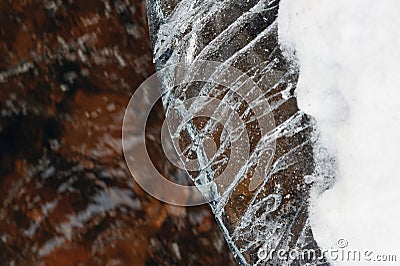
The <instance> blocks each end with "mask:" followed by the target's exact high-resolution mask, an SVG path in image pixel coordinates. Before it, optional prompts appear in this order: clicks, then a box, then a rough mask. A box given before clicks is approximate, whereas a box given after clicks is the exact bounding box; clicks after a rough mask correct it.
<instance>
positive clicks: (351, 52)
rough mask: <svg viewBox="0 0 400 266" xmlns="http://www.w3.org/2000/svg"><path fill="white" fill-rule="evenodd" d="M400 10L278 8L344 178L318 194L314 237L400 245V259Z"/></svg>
mask: <svg viewBox="0 0 400 266" xmlns="http://www.w3.org/2000/svg"><path fill="white" fill-rule="evenodd" d="M399 11H400V1H398V0H384V1H372V0H351V1H349V0H282V1H281V6H280V13H279V35H280V41H281V44H282V46H283V47H284V49H285V51H286V52H287V54H288V56H291V54H293V51H296V56H297V58H298V60H299V65H300V79H299V83H298V89H297V93H298V102H299V107H300V108H301V109H302V110H303V111H305V112H306V113H308V114H310V115H312V116H313V117H315V118H316V120H317V123H318V125H319V127H320V130H321V135H322V140H321V143H322V144H321V145H323V146H325V147H327V148H329V150H330V151H331V152H332V153H333V154H334V155H335V157H336V158H337V160H338V167H339V172H338V175H337V177H336V183H335V185H334V186H333V188H332V189H330V190H328V191H325V192H324V193H323V194H322V195H317V196H315V197H313V199H312V202H311V205H312V208H311V210H310V212H311V213H310V214H311V223H312V229H313V233H314V236H315V238H316V240H317V242H318V244H319V245H320V246H321V247H322V248H325V249H328V248H330V247H337V244H336V243H337V241H338V239H340V238H344V239H346V240H347V241H348V242H349V248H351V249H359V250H361V251H363V250H370V251H373V252H374V253H373V254H375V255H377V254H387V255H389V254H396V255H397V263H399V261H400V226H399V224H400V156H399V147H400V145H399V144H400V123H399V119H400V67H399V63H400V15H399ZM347 263H348V262H347V261H337V262H336V265H343V264H347ZM356 264H358V265H365V262H357V263H356ZM368 265H373V263H368ZM378 265H395V263H392V264H390V263H388V262H386V263H380V264H378ZM396 265H397V264H396Z"/></svg>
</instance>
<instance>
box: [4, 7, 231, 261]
mask: <svg viewBox="0 0 400 266" xmlns="http://www.w3.org/2000/svg"><path fill="white" fill-rule="evenodd" d="M153 72H154V67H153V64H152V55H151V48H150V41H149V37H148V29H147V24H146V7H145V1H142V0H129V1H105V0H104V1H103V0H98V1H84V0H80V1H77V0H75V1H74V0H69V1H29V0H18V1H7V0H0V204H1V207H0V265H32V264H36V262H38V264H39V265H80V264H82V265H233V264H234V262H233V258H232V255H231V252H230V251H229V249H228V247H227V246H226V243H225V241H224V239H223V237H222V235H221V233H220V232H219V229H218V226H217V225H216V223H215V221H214V218H213V216H212V214H211V212H210V210H209V207H208V206H200V207H190V208H184V207H174V206H171V205H167V204H163V203H161V202H159V201H158V200H156V199H154V198H152V197H151V196H149V195H147V194H146V193H145V192H144V191H143V190H142V189H141V188H140V187H139V186H138V185H137V184H136V183H134V181H133V179H132V177H131V176H130V173H129V172H128V170H127V167H126V165H125V161H124V158H123V155H122V148H121V124H122V118H123V114H124V109H125V106H126V104H127V103H128V101H129V98H130V96H131V95H132V93H133V91H134V89H135V88H137V87H138V86H139V84H140V83H141V82H143V81H144V80H145V79H146V77H148V76H149V75H151V74H152V73H153ZM161 116H162V115H160V114H159V115H153V116H152V119H151V120H150V122H149V123H150V124H149V126H148V131H149V134H155V135H157V134H158V132H159V126H160V124H161V122H160V121H161ZM150 149H152V150H153V152H156V151H157V150H159V146H158V143H151V144H150ZM158 163H159V165H158V168H159V169H161V170H162V171H163V172H164V174H166V175H168V174H170V175H172V174H173V173H174V172H173V170H172V169H170V165H169V164H167V163H165V162H164V161H160V160H158Z"/></svg>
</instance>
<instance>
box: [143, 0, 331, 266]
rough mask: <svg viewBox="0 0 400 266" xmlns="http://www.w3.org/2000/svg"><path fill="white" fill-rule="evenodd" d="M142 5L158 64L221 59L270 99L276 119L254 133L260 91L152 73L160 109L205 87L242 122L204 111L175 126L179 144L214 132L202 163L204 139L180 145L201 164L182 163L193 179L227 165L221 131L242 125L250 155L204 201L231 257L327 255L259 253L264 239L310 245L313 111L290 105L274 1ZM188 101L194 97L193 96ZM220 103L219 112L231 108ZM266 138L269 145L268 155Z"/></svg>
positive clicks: (290, 78) (155, 0)
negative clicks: (255, 95)
mask: <svg viewBox="0 0 400 266" xmlns="http://www.w3.org/2000/svg"><path fill="white" fill-rule="evenodd" d="M147 8H148V17H149V26H150V35H151V39H152V44H153V50H154V62H155V64H156V66H157V68H158V69H161V68H163V67H165V66H167V65H172V64H177V63H181V62H185V63H187V64H191V63H193V62H196V60H212V61H217V62H221V63H222V66H221V68H220V69H219V70H217V71H215V72H218V71H220V72H221V73H223V71H224V70H225V69H228V68H229V67H235V68H237V69H239V70H240V71H242V72H243V73H245V74H246V75H247V76H249V77H251V79H252V80H253V81H254V82H255V83H256V84H257V85H258V86H259V87H260V88H261V90H262V92H263V94H264V96H265V98H266V99H268V102H269V106H270V108H268V110H264V111H265V114H266V115H267V114H270V115H271V114H272V116H273V118H274V121H275V123H274V127H273V128H271V130H269V131H268V132H263V134H261V133H260V130H259V126H258V125H257V121H256V119H254V112H253V111H252V110H251V109H252V108H257V106H259V104H260V103H261V101H257V100H256V101H254V102H252V103H243V102H242V101H240V99H237V97H236V96H237V95H235V93H232V92H230V91H227V90H226V89H224V88H221V87H220V86H216V85H215V84H212V83H211V82H208V83H207V82H206V83H195V84H190V85H188V86H185V87H183V88H173V86H172V83H171V82H172V78H171V76H169V75H163V76H161V77H160V81H161V83H162V84H163V86H164V89H165V90H166V93H165V94H164V95H163V104H164V107H165V109H166V112H167V113H168V112H169V111H170V108H171V106H174V105H176V103H179V102H180V101H183V100H186V99H189V98H192V97H200V96H210V97H211V96H212V97H216V98H218V99H222V101H223V102H225V103H227V104H229V105H230V106H233V108H234V109H235V110H236V112H237V113H238V114H240V115H241V118H242V119H243V121H244V123H245V126H241V127H238V128H228V129H225V131H224V130H223V129H220V125H218V123H215V122H214V121H213V120H212V119H208V120H207V119H205V120H204V121H190V123H185V125H184V126H183V127H181V129H182V131H181V132H184V134H183V135H184V136H183V139H184V141H183V142H186V146H185V143H183V144H182V146H183V147H188V146H190V145H189V144H188V143H196V141H198V140H199V138H202V136H201V134H204V132H207V133H208V134H211V135H212V134H214V136H216V135H217V136H218V137H220V139H221V143H220V145H217V149H218V151H217V156H215V157H214V158H213V160H212V163H211V164H209V165H207V162H208V161H209V158H208V155H207V152H206V148H205V147H204V145H203V146H201V145H200V146H196V149H195V150H193V149H188V150H186V151H187V155H188V156H189V157H190V156H192V157H190V158H192V159H193V158H194V159H197V160H198V161H199V164H200V165H201V166H204V168H202V170H200V171H188V172H189V174H190V176H191V177H192V179H193V181H194V182H195V184H196V185H201V184H205V183H207V182H213V181H214V180H215V179H216V178H217V177H218V175H219V174H220V173H221V171H223V169H224V167H225V166H226V164H227V161H228V158H229V155H230V148H231V147H230V144H229V143H228V142H227V141H226V140H227V139H229V138H227V136H226V135H224V134H231V135H230V137H231V138H232V135H233V134H235V133H236V134H240V133H241V132H242V133H243V131H246V132H247V134H248V135H249V141H250V153H251V154H250V158H249V159H248V160H247V161H246V162H245V164H244V165H241V166H240V167H239V168H238V170H237V172H236V173H235V177H234V178H232V180H231V183H230V184H228V185H227V186H225V187H218V184H215V187H216V189H215V190H214V191H213V193H216V194H217V200H214V201H212V202H210V206H211V208H212V210H213V212H214V214H215V218H216V220H217V222H218V223H219V225H220V227H221V230H222V231H223V233H224V236H225V238H226V240H227V242H228V243H229V245H230V247H231V249H232V251H233V253H234V255H235V258H236V260H237V261H238V263H240V264H243V265H257V264H266V263H268V264H271V263H272V264H273V265H285V264H287V265H291V264H300V265H306V264H307V263H312V264H313V265H316V264H319V265H320V264H326V262H325V259H318V258H314V260H309V261H303V260H296V261H290V260H288V261H280V260H279V259H278V258H277V257H276V256H274V257H273V259H272V261H268V262H266V261H262V260H259V259H258V257H257V251H258V250H259V248H260V247H262V246H264V247H265V246H268V247H269V248H276V249H285V250H290V249H295V250H297V251H301V250H303V249H306V248H307V249H310V248H314V249H316V250H318V247H317V245H316V243H315V241H314V239H313V237H312V232H311V229H310V226H309V218H308V198H309V191H310V188H311V187H312V183H313V182H310V181H309V180H308V182H305V180H307V178H308V179H310V176H311V175H312V174H313V173H314V161H313V147H312V144H313V139H314V138H313V134H314V133H313V132H314V128H313V123H312V121H311V119H310V118H309V117H308V116H307V115H305V114H304V113H303V112H301V111H300V110H299V109H298V108H297V101H296V97H295V96H296V94H295V88H296V83H297V80H298V74H299V73H298V67H297V63H296V61H295V60H293V61H290V60H288V59H287V58H286V57H285V56H284V55H283V53H282V50H281V48H280V46H279V41H278V24H277V15H278V9H279V1H275V0H270V1H267V0H261V1H254V0H250V1H239V0H237V1H235V0H225V1H214V0H206V1H204V0H197V1H193V0H182V1H173V0H148V1H147ZM171 74H174V73H171ZM216 75H218V73H216ZM188 81H189V80H188ZM203 103H204V102H203ZM198 104H201V103H198ZM246 104H247V105H246ZM196 107H198V105H196V104H195V105H192V108H196ZM220 111H221V113H220V115H221V116H224V115H227V113H228V114H229V112H230V109H229V108H228V109H227V108H225V109H224V108H222V110H220ZM185 112H186V113H185ZM190 112H193V113H195V109H191V110H189V111H188V110H186V109H185V110H181V115H182V116H185V115H190V114H191V113H190ZM236 131H241V132H236ZM199 132H200V133H201V134H200V133H199ZM272 144H273V145H274V147H276V149H275V153H274V154H273V157H272V159H271V161H268V158H270V157H269V155H271V154H269V152H270V150H269V148H270V147H271V145H272ZM183 151H185V150H184V149H183ZM190 151H192V152H194V153H190ZM201 162H203V164H202V163H201ZM259 164H264V165H265V167H266V169H267V171H266V172H265V173H262V172H255V171H254V169H255V166H256V165H259ZM252 175H253V177H254V176H256V177H257V176H258V177H259V176H260V175H261V178H262V180H263V181H262V183H261V185H259V186H257V185H256V186H255V187H252V186H251V185H249V184H251V177H252ZM311 180H312V178H311ZM205 196H207V195H205Z"/></svg>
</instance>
